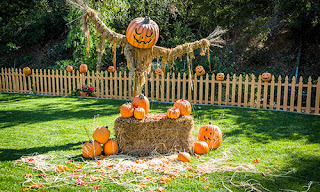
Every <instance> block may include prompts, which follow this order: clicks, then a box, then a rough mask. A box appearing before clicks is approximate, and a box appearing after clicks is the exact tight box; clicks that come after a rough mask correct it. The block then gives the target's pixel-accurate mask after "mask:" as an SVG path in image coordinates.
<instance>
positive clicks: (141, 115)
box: [133, 106, 146, 119]
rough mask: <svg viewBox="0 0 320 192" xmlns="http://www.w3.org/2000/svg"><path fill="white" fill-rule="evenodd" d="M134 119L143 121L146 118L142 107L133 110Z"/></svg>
mask: <svg viewBox="0 0 320 192" xmlns="http://www.w3.org/2000/svg"><path fill="white" fill-rule="evenodd" d="M133 114H134V118H136V119H144V117H145V116H146V112H145V110H144V109H143V108H142V107H139V106H137V107H136V108H135V110H134V113H133Z"/></svg>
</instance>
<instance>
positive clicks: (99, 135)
mask: <svg viewBox="0 0 320 192" xmlns="http://www.w3.org/2000/svg"><path fill="white" fill-rule="evenodd" d="M109 137H110V131H109V129H108V127H107V126H106V127H104V126H100V127H98V128H97V129H96V130H95V131H94V133H93V136H92V138H93V139H94V140H95V141H97V142H98V143H100V144H105V143H106V142H107V141H108V139H109Z"/></svg>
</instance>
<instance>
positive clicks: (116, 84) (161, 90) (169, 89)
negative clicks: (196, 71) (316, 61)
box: [0, 68, 320, 114]
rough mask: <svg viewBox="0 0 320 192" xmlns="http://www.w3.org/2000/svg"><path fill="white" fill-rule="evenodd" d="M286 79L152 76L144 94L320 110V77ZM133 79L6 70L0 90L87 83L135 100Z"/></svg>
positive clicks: (99, 92) (58, 91) (65, 90)
mask: <svg viewBox="0 0 320 192" xmlns="http://www.w3.org/2000/svg"><path fill="white" fill-rule="evenodd" d="M290 80H291V81H289V78H288V77H285V78H284V79H283V78H282V77H281V76H279V77H278V79H277V80H276V79H275V77H274V76H273V77H272V80H271V81H270V82H262V81H261V76H259V77H258V78H256V77H255V76H250V77H249V76H248V75H246V76H242V75H239V76H236V75H233V76H231V77H230V76H229V75H227V76H226V78H225V80H224V81H216V80H215V78H214V75H212V76H211V77H209V75H208V74H206V76H202V77H196V76H194V77H193V79H192V81H191V80H190V79H188V77H187V75H186V74H182V75H181V74H169V73H167V74H166V75H164V76H158V75H154V74H153V73H150V75H149V76H148V77H147V78H146V83H145V85H144V90H143V92H144V93H145V95H146V96H147V97H148V98H149V99H150V100H157V101H165V102H174V101H176V100H177V99H180V98H184V99H187V100H188V101H190V102H192V103H197V104H217V105H233V106H239V107H240V106H243V107H252V108H263V109H276V110H283V111H295V112H300V113H312V114H319V102H320V77H319V78H318V79H317V83H316V84H313V83H312V79H311V77H309V78H308V81H307V83H306V84H305V83H303V78H302V77H300V78H299V81H298V82H297V83H296V80H295V77H293V78H292V79H290ZM132 83H133V82H132V77H131V75H130V73H126V72H124V73H122V72H121V71H120V72H118V73H109V72H107V71H98V72H95V71H91V72H90V71H89V72H88V73H87V74H80V73H79V71H76V72H75V71H73V72H71V73H69V72H67V71H65V70H42V69H36V70H32V75H31V76H29V77H26V76H25V75H24V74H23V73H22V69H8V68H5V69H3V68H2V69H1V73H0V91H3V92H18V93H30V92H31V91H32V92H33V93H37V94H44V95H69V94H70V93H71V92H72V90H74V89H76V88H81V87H82V86H90V87H95V88H96V96H97V97H99V98H116V99H132V98H133V90H132V87H133V86H132Z"/></svg>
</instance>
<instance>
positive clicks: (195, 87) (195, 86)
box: [192, 75, 198, 103]
mask: <svg viewBox="0 0 320 192" xmlns="http://www.w3.org/2000/svg"><path fill="white" fill-rule="evenodd" d="M193 82H194V83H193V100H192V102H193V103H198V76H197V75H195V76H194V81H193Z"/></svg>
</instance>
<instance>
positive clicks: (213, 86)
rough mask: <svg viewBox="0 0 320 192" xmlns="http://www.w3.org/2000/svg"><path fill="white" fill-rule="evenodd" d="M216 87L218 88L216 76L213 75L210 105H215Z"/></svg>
mask: <svg viewBox="0 0 320 192" xmlns="http://www.w3.org/2000/svg"><path fill="white" fill-rule="evenodd" d="M215 86H216V82H215V78H214V74H212V76H211V98H210V104H214V94H215Z"/></svg>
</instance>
